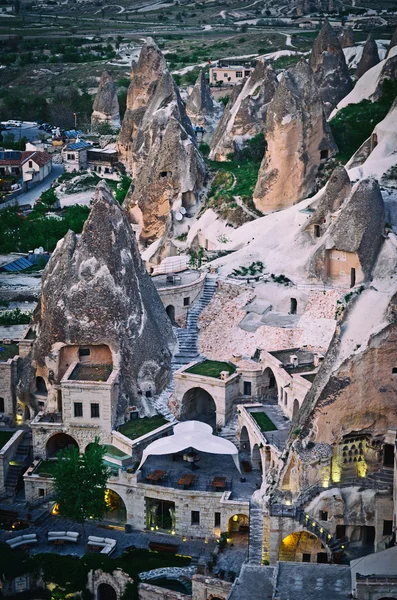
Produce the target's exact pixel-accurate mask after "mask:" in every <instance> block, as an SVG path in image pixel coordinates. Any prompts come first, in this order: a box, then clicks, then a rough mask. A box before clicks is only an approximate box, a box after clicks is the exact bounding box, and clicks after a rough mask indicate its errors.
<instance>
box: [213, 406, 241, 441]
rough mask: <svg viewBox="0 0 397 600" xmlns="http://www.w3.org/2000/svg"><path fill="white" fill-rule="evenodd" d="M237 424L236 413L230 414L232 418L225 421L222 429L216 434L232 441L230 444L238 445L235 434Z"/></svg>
mask: <svg viewBox="0 0 397 600" xmlns="http://www.w3.org/2000/svg"><path fill="white" fill-rule="evenodd" d="M237 425H238V415H237V413H236V414H235V415H233V416H232V418H231V419H230V421H229V422H228V423H227V425H225V426H224V427H222V429H221V431H220V432H219V433H218V435H219V436H220V437H222V438H224V439H225V440H228V441H229V442H232V444H234V445H235V446H237V447H238V442H237V435H236V434H237Z"/></svg>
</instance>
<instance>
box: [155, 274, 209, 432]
mask: <svg viewBox="0 0 397 600" xmlns="http://www.w3.org/2000/svg"><path fill="white" fill-rule="evenodd" d="M215 289H216V280H215V279H214V278H209V277H208V276H207V278H206V280H205V283H204V288H203V291H202V294H201V296H200V298H199V299H198V300H197V301H196V302H195V303H194V304H193V306H192V308H191V309H190V310H189V311H188V314H187V319H186V328H183V327H175V328H174V331H175V334H176V336H177V339H178V352H177V353H176V354H174V356H173V358H172V364H171V370H172V373H175V371H177V370H178V369H180V368H181V367H183V366H184V365H187V364H188V363H190V362H192V361H193V360H198V359H199V358H200V353H199V351H198V327H197V321H198V318H199V316H200V313H201V311H202V310H203V309H204V308H205V307H206V306H207V304H208V303H209V302H210V300H211V298H212V296H213V295H214V292H215ZM173 392H174V381H173V378H172V379H171V381H170V382H169V384H168V386H167V387H166V388H165V389H164V390H163V391H162V392H161V394H159V396H157V397H155V398H154V400H153V406H154V408H155V409H156V411H157V412H158V413H159V414H160V415H163V417H164V418H165V419H167V421H169V422H170V423H176V419H175V417H174V415H173V413H172V412H171V411H170V409H169V408H168V399H169V397H170V396H171V394H172V393H173Z"/></svg>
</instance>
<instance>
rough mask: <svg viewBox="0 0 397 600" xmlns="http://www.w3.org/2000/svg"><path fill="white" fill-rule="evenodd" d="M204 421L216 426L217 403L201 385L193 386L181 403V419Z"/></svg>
mask: <svg viewBox="0 0 397 600" xmlns="http://www.w3.org/2000/svg"><path fill="white" fill-rule="evenodd" d="M190 420H195V421H202V422H204V423H208V424H209V425H211V427H214V428H215V427H216V404H215V400H214V399H213V397H212V396H211V394H210V393H209V392H207V391H206V390H204V389H203V388H200V387H195V388H191V389H190V390H188V391H187V392H186V393H185V394H184V396H183V398H182V404H181V421H190Z"/></svg>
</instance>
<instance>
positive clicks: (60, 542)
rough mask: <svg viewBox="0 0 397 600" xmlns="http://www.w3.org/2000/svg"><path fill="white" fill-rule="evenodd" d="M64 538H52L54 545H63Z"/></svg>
mask: <svg viewBox="0 0 397 600" xmlns="http://www.w3.org/2000/svg"><path fill="white" fill-rule="evenodd" d="M64 543H65V540H54V546H63V545H64Z"/></svg>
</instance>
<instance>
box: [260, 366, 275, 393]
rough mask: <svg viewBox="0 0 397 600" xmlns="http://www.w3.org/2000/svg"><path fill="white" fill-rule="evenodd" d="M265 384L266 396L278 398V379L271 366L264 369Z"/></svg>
mask: <svg viewBox="0 0 397 600" xmlns="http://www.w3.org/2000/svg"><path fill="white" fill-rule="evenodd" d="M263 384H264V388H265V395H266V396H268V397H269V398H278V386H277V381H276V378H275V376H274V373H273V371H272V370H271V368H270V367H266V369H265V370H264V371H263Z"/></svg>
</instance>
